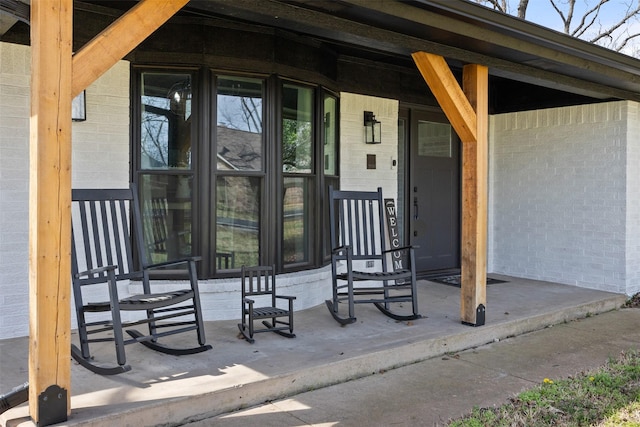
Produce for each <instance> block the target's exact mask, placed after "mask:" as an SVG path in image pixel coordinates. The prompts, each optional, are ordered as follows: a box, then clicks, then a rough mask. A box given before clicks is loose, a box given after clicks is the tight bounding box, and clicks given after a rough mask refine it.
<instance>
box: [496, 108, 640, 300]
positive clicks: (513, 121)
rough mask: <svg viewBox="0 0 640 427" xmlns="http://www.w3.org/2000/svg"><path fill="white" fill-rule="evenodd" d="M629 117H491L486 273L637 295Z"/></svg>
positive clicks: (601, 111)
mask: <svg viewBox="0 0 640 427" xmlns="http://www.w3.org/2000/svg"><path fill="white" fill-rule="evenodd" d="M637 110H638V106H637V104H633V103H628V102H613V103H603V104H594V105H586V106H576V107H566V108H557V109H548V110H541V111H528V112H521V113H513V114H503V115H497V116H494V117H492V118H491V141H490V144H491V147H490V156H489V157H490V208H489V209H490V220H489V224H490V229H489V230H490V236H489V239H490V242H491V243H490V246H489V249H490V252H489V271H493V272H495V273H502V274H509V275H514V276H519V277H527V278H532V279H541V280H549V281H554V282H559V283H566V284H572V285H579V286H583V287H588V288H594V289H600V290H604V291H612V292H618V293H628V294H629V293H631V292H632V291H633V290H634V289H636V290H637V288H638V273H637V272H635V270H637V269H634V268H633V267H636V266H637V262H636V261H637V260H638V258H640V255H639V254H638V253H639V252H640V250H639V249H638V242H639V240H638V237H640V232H639V228H640V227H639V226H638V223H639V221H638V220H639V219H640V218H639V216H640V215H639V214H640V212H639V211H640V208H639V207H638V205H639V203H638V200H637V199H638V198H639V196H638V195H636V193H638V192H637V190H636V188H637V184H638V183H639V181H640V173H639V172H638V171H637V170H638V168H637V167H636V165H637V164H638V160H640V147H634V145H638V144H639V143H640V141H638V138H637V135H638V133H637V132H638V130H639V129H638V111H637ZM630 116H634V117H630ZM629 118H632V122H634V124H633V127H634V129H633V130H632V129H627V124H628V119H629ZM627 151H628V152H627ZM628 155H629V157H628ZM627 171H629V174H630V175H629V176H628V175H627ZM631 174H633V176H631ZM627 205H628V206H629V209H628V210H627ZM629 246H631V247H629ZM628 257H629V258H628ZM631 258H633V264H630V261H632V259H631ZM627 266H629V268H630V272H632V273H631V274H634V275H635V276H636V277H635V278H633V280H632V278H631V277H628V275H627V273H626V271H627V268H628V267H627Z"/></svg>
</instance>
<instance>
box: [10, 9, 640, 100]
mask: <svg viewBox="0 0 640 427" xmlns="http://www.w3.org/2000/svg"><path fill="white" fill-rule="evenodd" d="M25 3H28V1H27V0H0V4H2V5H3V6H6V7H5V8H4V9H3V10H2V11H3V12H7V11H8V10H6V9H7V7H8V6H9V5H10V6H11V7H12V8H15V7H16V5H18V6H20V7H23V6H26V4H25ZM135 3H136V1H135V0H84V1H78V0H74V4H75V6H76V7H80V8H83V9H85V10H87V8H88V9H93V11H94V12H98V13H99V14H104V15H107V16H111V17H112V19H115V17H117V16H118V15H119V13H121V12H124V11H125V10H128V9H130V8H131V6H132V5H133V4H135ZM0 17H1V18H3V19H2V21H0V23H3V24H4V28H2V33H4V32H5V31H6V30H7V27H10V26H11V25H12V24H13V23H14V22H15V19H16V16H15V11H14V14H13V16H9V15H7V14H4V13H0ZM180 17H182V18H187V19H189V18H191V19H212V20H213V21H212V22H215V20H219V19H224V20H231V21H236V22H240V23H242V22H245V23H248V24H251V25H253V26H263V27H268V28H276V29H280V30H284V31H288V32H291V33H293V34H298V35H300V36H304V37H308V38H313V39H316V40H318V41H320V42H321V43H323V44H324V45H325V46H326V47H327V48H329V49H331V50H333V51H335V52H337V53H338V54H339V55H340V56H342V57H346V58H363V59H366V60H371V61H376V62H379V63H383V64H391V65H396V66H402V67H405V68H410V69H415V64H414V63H413V61H412V59H411V54H412V53H413V52H416V51H426V52H430V53H434V54H438V55H441V56H443V57H445V58H446V59H447V61H448V62H449V64H450V66H451V67H452V68H453V69H454V70H456V69H460V68H461V67H462V66H463V65H464V64H469V63H476V64H482V65H486V66H487V67H489V73H490V81H491V88H492V93H493V94H494V95H492V104H494V106H495V108H494V109H493V112H500V111H507V110H517V109H523V108H524V109H526V108H536V107H545V106H547V105H545V100H546V99H550V98H553V97H554V92H553V90H557V91H562V92H564V93H565V94H567V95H568V96H574V97H575V98H576V99H577V101H575V102H579V100H580V98H581V97H588V98H591V101H590V102H592V101H593V100H609V99H629V100H634V101H640V61H639V60H637V59H635V58H631V57H628V56H626V55H622V54H619V53H617V52H613V51H610V50H608V49H605V48H601V47H599V46H596V45H593V44H590V43H587V42H584V41H582V40H578V39H575V38H572V37H569V36H566V35H564V34H562V33H559V32H556V31H553V30H549V29H547V28H544V27H541V26H539V25H536V24H533V23H530V22H527V21H523V20H520V19H518V18H514V17H512V16H509V15H504V14H501V13H497V12H494V11H492V10H490V9H488V8H486V7H483V6H479V5H477V4H475V3H471V2H469V1H465V0H457V1H451V0H413V1H398V0H260V1H256V0H233V1H229V0H191V1H190V2H189V4H188V5H187V6H186V7H185V8H184V9H183V10H182V11H181V12H180V13H179V14H178V17H177V18H176V19H180ZM2 33H0V34H2ZM540 87H543V88H547V89H550V90H551V91H540V90H539V89H536V88H540ZM496 88H499V89H497V90H496ZM495 94H498V95H495ZM505 94H506V95H505ZM496 96H499V97H500V98H501V99H498V100H497V99H494V98H495V97H496ZM555 96H557V94H556V95H555ZM586 101H587V102H588V101H589V100H586ZM568 102H569V103H571V102H572V101H568Z"/></svg>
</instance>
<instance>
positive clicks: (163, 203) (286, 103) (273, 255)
mask: <svg viewBox="0 0 640 427" xmlns="http://www.w3.org/2000/svg"><path fill="white" fill-rule="evenodd" d="M133 81H134V82H135V85H134V91H135V93H136V94H137V95H136V96H137V98H136V99H138V100H139V102H138V103H137V104H138V105H134V106H133V108H134V112H137V114H134V115H133V116H132V117H137V118H138V119H137V120H138V123H137V124H136V126H135V127H134V129H136V131H135V132H134V144H132V147H133V153H132V159H133V179H134V181H136V183H137V184H138V188H139V191H140V200H141V203H142V205H143V213H144V214H143V215H144V223H145V229H144V239H145V243H146V245H147V248H148V249H149V251H150V252H151V254H152V256H153V260H154V261H164V260H169V259H174V258H177V257H180V256H187V255H200V256H201V257H202V262H201V265H200V266H199V273H200V274H201V276H202V278H208V277H226V276H233V275H237V274H238V272H239V270H240V267H241V266H242V265H247V266H249V265H259V264H262V265H270V264H276V266H277V268H278V270H279V271H292V270H297V269H303V268H313V267H317V266H320V265H322V264H323V263H324V262H325V260H326V242H325V238H324V237H325V236H326V235H327V234H328V233H322V229H323V226H322V225H323V224H324V223H325V222H326V221H325V218H324V217H325V215H324V214H323V212H322V200H323V199H324V195H323V194H324V193H326V187H327V185H328V183H329V182H332V183H333V185H337V181H338V167H337V165H338V162H337V152H338V150H337V141H338V136H337V129H338V126H337V115H338V99H337V97H336V96H334V95H332V94H330V93H329V92H327V91H326V90H325V89H324V88H321V87H318V86H313V85H306V84H300V83H293V82H289V81H286V80H284V79H282V78H279V77H277V76H269V77H259V76H247V75H233V74H231V73H215V72H212V71H208V70H204V69H198V70H187V71H184V70H156V69H145V68H140V69H136V72H135V78H134V80H133ZM318 244H320V245H321V246H320V247H317V245H318Z"/></svg>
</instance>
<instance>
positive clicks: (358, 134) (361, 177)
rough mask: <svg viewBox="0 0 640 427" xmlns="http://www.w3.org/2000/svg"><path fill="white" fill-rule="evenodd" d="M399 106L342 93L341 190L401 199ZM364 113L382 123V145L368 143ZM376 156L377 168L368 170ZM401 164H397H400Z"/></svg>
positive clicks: (378, 99) (383, 100)
mask: <svg viewBox="0 0 640 427" xmlns="http://www.w3.org/2000/svg"><path fill="white" fill-rule="evenodd" d="M398 106H399V103H398V101H396V100H392V99H385V98H375V97H371V96H365V95H358V94H353V93H341V94H340V112H341V113H340V187H341V189H343V190H367V191H371V190H373V191H375V190H376V189H377V188H378V187H382V194H383V196H384V197H385V198H393V199H394V200H397V195H398V184H397V183H398V175H397V174H398V171H397V166H394V165H393V162H392V161H393V160H394V159H396V160H397V158H398ZM364 111H371V112H373V114H374V115H375V116H376V120H378V121H380V122H381V129H382V135H381V140H382V143H381V144H365V142H364ZM368 154H373V155H375V156H376V169H367V155H368ZM396 164H397V163H396Z"/></svg>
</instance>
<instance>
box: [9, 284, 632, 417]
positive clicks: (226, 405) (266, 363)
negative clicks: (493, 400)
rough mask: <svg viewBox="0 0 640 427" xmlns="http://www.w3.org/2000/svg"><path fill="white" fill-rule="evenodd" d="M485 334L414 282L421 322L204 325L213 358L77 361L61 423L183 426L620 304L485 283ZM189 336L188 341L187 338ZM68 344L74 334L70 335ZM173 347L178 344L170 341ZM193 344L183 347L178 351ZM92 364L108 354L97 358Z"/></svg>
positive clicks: (608, 297)
mask: <svg viewBox="0 0 640 427" xmlns="http://www.w3.org/2000/svg"><path fill="white" fill-rule="evenodd" d="M490 276H491V277H494V278H498V279H503V280H506V281H507V282H506V283H498V284H491V285H489V286H487V311H486V325H485V326H482V327H470V326H465V325H462V324H461V322H460V315H459V310H460V290H459V289H458V288H456V287H453V286H448V285H442V284H438V283H434V282H430V281H426V280H420V281H419V282H418V295H419V304H420V305H419V308H420V313H421V314H422V315H423V316H424V318H422V319H419V320H415V321H411V322H397V321H395V320H393V319H390V318H388V317H386V316H384V315H383V314H382V313H380V312H379V311H378V310H377V309H376V308H375V307H373V306H372V305H369V304H362V305H357V306H356V316H357V318H358V321H357V322H356V323H354V324H351V325H347V326H345V327H341V326H340V325H339V324H338V323H337V322H336V321H335V320H333V318H332V317H331V315H330V314H329V312H328V310H327V308H326V306H325V305H324V304H322V305H319V306H316V307H313V308H310V309H307V310H302V311H299V312H296V315H295V333H296V335H297V337H296V338H295V339H286V338H283V337H281V336H278V335H276V334H269V333H265V334H257V335H256V336H255V338H256V342H255V344H253V345H252V344H249V343H247V342H246V341H244V340H243V339H239V338H238V328H237V326H236V324H237V323H238V321H237V320H233V321H215V322H207V325H206V327H207V331H206V333H207V342H208V343H209V344H211V345H213V350H211V351H208V352H205V353H200V354H196V355H191V356H183V357H175V356H169V355H165V354H160V353H156V352H154V351H151V350H149V349H147V348H146V347H144V346H142V345H129V346H127V363H128V364H130V365H131V367H132V370H131V371H130V372H127V373H124V374H120V375H116V376H109V377H103V376H99V375H96V374H93V373H92V372H90V371H88V370H86V369H85V368H83V367H81V366H79V365H78V364H76V363H75V362H73V361H72V368H71V370H72V389H71V408H72V409H71V416H70V417H69V419H68V421H67V422H65V423H62V424H59V425H68V426H80V425H82V426H103V425H119V426H125V425H132V426H133V425H135V426H136V427H142V426H155V425H179V424H182V423H187V422H192V421H197V420H202V419H206V418H209V417H213V416H215V415H218V414H223V413H227V412H231V411H235V410H238V409H241V408H246V407H250V406H253V405H257V404H260V403H263V402H266V401H271V400H275V399H280V398H283V397H287V396H292V395H295V394H298V393H301V392H305V391H308V390H312V389H318V388H321V387H326V386H329V385H332V384H337V383H341V382H345V381H347V380H351V379H354V378H360V377H364V376H367V375H371V374H373V373H376V372H380V371H382V370H389V369H392V368H396V367H400V366H404V365H408V364H411V363H415V362H419V361H422V360H426V359H430V358H434V357H437V356H441V355H443V354H446V353H453V352H458V351H462V350H465V349H469V348H473V347H477V346H481V345H483V344H487V343H490V342H494V341H496V340H502V339H504V338H507V337H512V336H517V335H520V334H524V333H527V332H531V331H535V330H538V329H542V328H545V327H547V326H550V325H555V324H558V323H563V322H566V321H570V320H574V319H578V318H582V317H585V316H588V315H590V314H597V313H602V312H606V311H609V310H613V309H616V308H619V307H620V306H621V305H622V304H624V302H625V301H626V296H624V295H618V294H612V293H607V292H601V291H594V290H589V289H583V288H578V287H574V286H567V285H559V284H554V283H549V282H541V281H535V280H527V279H520V278H514V277H505V276H499V275H493V274H492V275H490ZM189 338H191V337H189ZM72 340H73V342H74V343H75V342H77V336H76V335H75V334H73V336H72ZM172 340H173V342H172V343H173V344H175V345H179V342H178V341H184V339H183V338H172ZM191 341H195V338H193V340H186V341H185V346H188V345H192V344H193V343H192V342H191ZM27 355H28V339H27V338H16V339H9V340H3V341H0V372H2V374H1V375H0V393H6V392H8V391H9V390H11V389H12V388H13V387H15V386H17V385H19V384H21V383H23V382H25V381H27V380H28V368H27V367H28V362H27ZM94 355H95V357H96V359H97V360H98V361H104V362H108V361H111V360H114V359H113V349H112V346H111V345H110V344H105V348H104V351H94ZM0 423H1V425H3V426H21V425H22V426H27V425H33V423H32V422H31V421H30V418H29V416H28V408H27V406H26V404H24V405H21V406H19V407H17V408H13V409H11V410H9V411H7V412H5V413H4V414H2V415H0Z"/></svg>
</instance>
